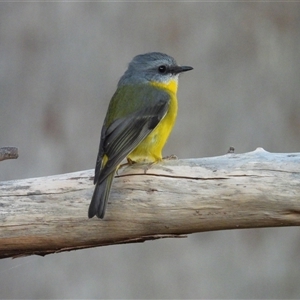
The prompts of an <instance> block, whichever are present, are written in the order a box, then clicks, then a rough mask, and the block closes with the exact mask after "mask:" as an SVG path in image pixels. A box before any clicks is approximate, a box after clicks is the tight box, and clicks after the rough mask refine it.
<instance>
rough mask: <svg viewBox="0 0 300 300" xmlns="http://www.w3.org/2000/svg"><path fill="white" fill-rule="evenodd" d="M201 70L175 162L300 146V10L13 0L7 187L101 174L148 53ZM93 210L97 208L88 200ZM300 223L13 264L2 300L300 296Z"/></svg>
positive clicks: (4, 6) (173, 149)
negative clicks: (115, 110) (131, 69)
mask: <svg viewBox="0 0 300 300" xmlns="http://www.w3.org/2000/svg"><path fill="white" fill-rule="evenodd" d="M149 51H161V52H165V53H168V54H169V55H172V56H174V57H175V58H176V60H177V61H178V63H179V64H182V65H183V64H184V65H191V66H193V67H194V70H193V71H192V72H188V73H186V74H184V75H183V76H181V78H180V85H179V92H178V98H179V115H178V119H177V123H176V126H175V128H174V130H173V133H172V135H171V137H170V139H169V141H168V144H167V146H166V147H165V152H164V155H168V154H172V153H175V154H177V155H178V156H179V157H180V158H191V157H203V156H216V155H222V154H224V153H226V152H227V150H228V148H229V146H234V147H235V149H236V152H237V153H242V152H248V151H252V150H254V149H255V148H256V147H259V146H260V147H263V148H264V149H265V150H267V151H271V152H299V151H300V115H299V113H300V101H299V97H300V96H299V92H300V84H299V79H300V67H299V64H300V4H299V3H292V2H286V3H284V2H282V3H259V2H253V3H250V2H249V3H237V2H205V3H200V2H194V3H192V2H180V3H169V2H164V3H162V2H161V3H158V2H156V3H149V2H148V3H141V2H139V3H118V2H115V3H113V2H111V3H99V2H98V3H87V2H85V3H66V2H65V3H62V2H60V3H38V2H36V3H22V2H21V3H0V128H1V131H0V146H1V147H3V146H17V147H18V148H19V154H20V157H19V158H18V159H17V160H10V161H4V162H1V165H0V180H10V179H19V178H28V177H38V176H46V175H52V174H58V173H66V172H73V171H78V170H85V169H91V168H93V167H94V164H95V159H96V155H97V150H98V149H97V148H98V143H99V135H100V129H101V126H102V122H103V119H104V116H105V113H106V109H107V105H108V103H109V100H110V98H111V96H112V94H113V92H114V90H115V88H116V84H117V81H118V79H119V77H120V76H121V75H122V73H123V72H124V70H125V69H126V66H127V64H128V62H129V61H130V60H131V59H132V57H133V56H134V55H136V54H140V53H145V52H149ZM87 208H88V203H87ZM299 238H300V233H299V228H270V229H259V230H233V231H220V232H210V233H201V234H194V235H191V236H189V237H188V238H187V239H170V240H161V241H153V242H146V243H144V244H137V245H124V246H111V247H102V248H97V249H89V250H81V251H76V252H70V253H62V254H55V255H49V256H46V257H45V258H41V257H27V258H18V259H14V260H12V259H4V260H1V261H0V298H299V297H300V285H299V278H300V239H299Z"/></svg>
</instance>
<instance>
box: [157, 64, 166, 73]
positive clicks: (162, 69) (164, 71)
mask: <svg viewBox="0 0 300 300" xmlns="http://www.w3.org/2000/svg"><path fill="white" fill-rule="evenodd" d="M158 72H159V73H160V74H165V73H166V72H167V67H166V66H164V65H162V66H159V67H158Z"/></svg>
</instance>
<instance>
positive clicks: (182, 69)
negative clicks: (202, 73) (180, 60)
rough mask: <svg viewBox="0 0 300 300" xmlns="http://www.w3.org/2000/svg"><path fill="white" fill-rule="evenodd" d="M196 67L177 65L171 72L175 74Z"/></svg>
mask: <svg viewBox="0 0 300 300" xmlns="http://www.w3.org/2000/svg"><path fill="white" fill-rule="evenodd" d="M193 69H194V68H192V67H188V66H175V67H173V68H172V69H171V72H172V73H173V74H179V73H182V72H186V71H190V70H193Z"/></svg>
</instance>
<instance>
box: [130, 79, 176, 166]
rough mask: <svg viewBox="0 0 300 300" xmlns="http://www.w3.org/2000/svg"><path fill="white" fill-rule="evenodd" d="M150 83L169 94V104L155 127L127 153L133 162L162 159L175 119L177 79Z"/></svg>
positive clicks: (149, 161) (150, 161) (148, 161)
mask: <svg viewBox="0 0 300 300" xmlns="http://www.w3.org/2000/svg"><path fill="white" fill-rule="evenodd" d="M151 84H152V85H153V86H155V87H157V88H160V89H162V90H164V91H165V92H167V93H168V94H169V95H170V100H171V101H170V106H169V110H168V111H167V114H166V115H165V117H164V118H163V119H162V120H161V121H160V123H159V124H158V125H157V126H156V127H155V129H154V130H153V131H152V132H151V133H150V134H149V135H148V136H147V137H146V138H145V139H144V140H143V141H142V142H141V143H140V144H139V145H138V146H137V147H136V148H135V149H134V150H133V151H132V152H131V153H130V154H129V155H128V158H129V159H130V160H132V161H134V162H140V163H152V162H157V161H160V160H162V149H163V147H164V145H165V144H166V142H167V139H168V137H169V135H170V133H171V131H172V129H173V126H174V124H175V121H176V116H177V109H178V105H177V95H176V94H177V87H178V81H177V80H170V81H169V82H167V83H161V82H152V83H151Z"/></svg>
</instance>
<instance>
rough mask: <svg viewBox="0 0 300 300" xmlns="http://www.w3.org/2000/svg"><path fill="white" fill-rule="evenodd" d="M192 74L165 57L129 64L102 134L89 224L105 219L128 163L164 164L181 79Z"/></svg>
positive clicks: (158, 55)
mask: <svg viewBox="0 0 300 300" xmlns="http://www.w3.org/2000/svg"><path fill="white" fill-rule="evenodd" d="M192 69H193V68H192V67H188V66H179V65H177V63H176V61H175V59H174V58H173V57H171V56H169V55H167V54H164V53H160V52H151V53H146V54H140V55H137V56H135V57H134V58H133V59H132V61H131V62H130V63H129V65H128V69H127V70H126V72H125V73H124V75H123V76H122V77H121V78H120V80H119V83H118V86H117V90H116V92H115V94H114V95H113V97H112V99H111V101H110V103H109V107H108V110H107V114H106V117H105V120H104V124H103V127H102V130H101V137H100V146H99V152H98V156H97V161H96V167H95V177H94V184H95V185H96V186H95V190H94V194H93V197H92V200H91V203H90V207H89V211H88V217H89V218H92V217H94V216H95V215H96V216H97V217H98V218H101V219H103V218H104V214H105V209H106V205H107V201H108V197H109V193H110V189H111V185H112V181H113V178H114V175H115V173H116V171H117V169H118V167H119V165H120V164H121V161H122V160H123V159H124V158H127V161H128V162H129V163H155V162H159V161H161V160H162V149H163V147H164V145H165V143H166V141H167V139H168V137H169V135H170V133H171V130H172V128H173V126H174V123H175V120H176V116H177V107H178V105H177V87H178V76H179V74H180V73H182V72H186V71H189V70H192Z"/></svg>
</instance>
